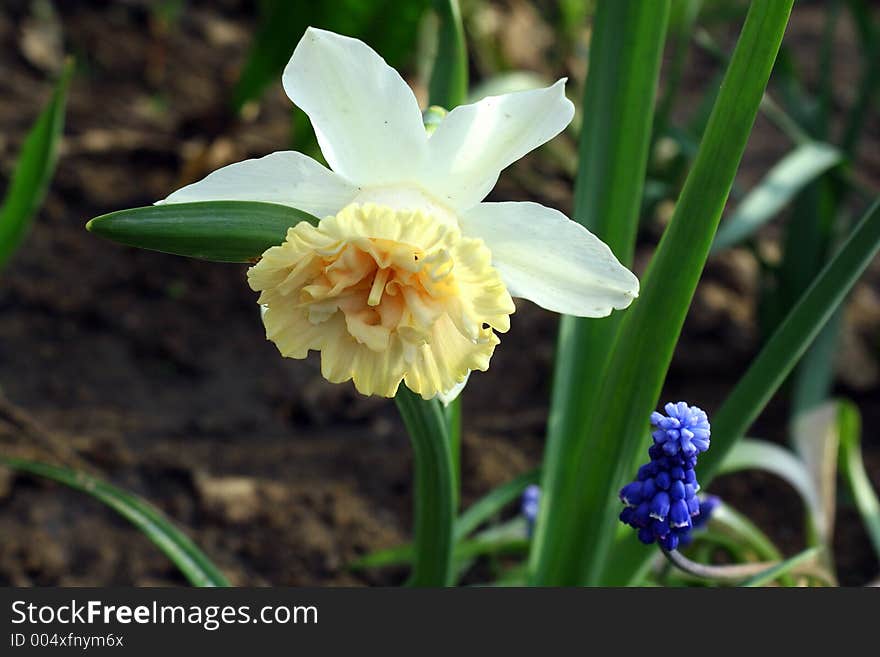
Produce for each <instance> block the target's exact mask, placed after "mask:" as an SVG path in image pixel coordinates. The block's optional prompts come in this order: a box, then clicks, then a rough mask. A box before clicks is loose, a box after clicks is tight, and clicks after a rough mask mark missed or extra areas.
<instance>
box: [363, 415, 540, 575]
mask: <svg viewBox="0 0 880 657" xmlns="http://www.w3.org/2000/svg"><path fill="white" fill-rule="evenodd" d="M447 410H448V409H447ZM540 476H541V472H540V470H538V469H535V470H531V471H529V472H526V473H524V474H521V475H520V476H518V477H516V478H515V479H511V480H510V481H508V482H507V483H504V484H501V485H500V486H498V487H497V488H494V489H492V490H491V491H489V492H488V493H487V494H486V495H485V496H483V497H481V498H480V499H479V500H477V501H476V502H474V503H473V504H472V505H471V506H470V507H468V509H467V510H466V511H465V512H464V513H462V514H461V516H460V517H459V518H458V520H456V522H455V531H454V537H455V541H456V542H457V543H456V545H457V546H458V545H460V544H461V543H462V542H464V541H465V539H466V538H467V537H468V536H469V535H470V534H471V533H472V532H473V531H475V530H476V529H477V528H478V527H479V526H480V525H482V524H483V523H484V522H486V521H487V520H489V519H490V518H492V517H493V516H495V515H496V514H498V513H499V512H501V510H502V509H503V508H504V507H505V506H507V505H508V504H510V503H511V502H513V501H515V500H517V499H518V498H519V496H520V495H522V493H523V491H524V490H525V488H526V486H529V485H530V484H535V483H537V482H538V480H539V479H540ZM523 533H524V529H523V531H521V532H520V535H522V534H523ZM455 549H456V550H458V549H459V548H458V547H456V548H455ZM412 557H413V547H412V545H411V544H409V543H407V544H405V545H399V546H395V547H393V548H387V549H385V550H377V551H375V552H371V553H370V554H368V555H365V556H363V557H361V558H360V559H357V560H356V561H353V562H352V563H351V564H349V568H353V569H363V568H377V567H380V566H391V565H397V564H403V563H409V562H410V561H412Z"/></svg>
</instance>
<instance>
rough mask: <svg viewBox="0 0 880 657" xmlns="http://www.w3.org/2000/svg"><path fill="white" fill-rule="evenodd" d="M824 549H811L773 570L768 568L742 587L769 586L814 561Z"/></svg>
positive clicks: (774, 567)
mask: <svg viewBox="0 0 880 657" xmlns="http://www.w3.org/2000/svg"><path fill="white" fill-rule="evenodd" d="M821 550H822V548H817V547H814V548H809V549H807V550H804V551H803V552H800V553H799V554H796V555H795V556H793V557H790V558H788V559H786V560H785V561H783V562H782V563H780V564H778V565H776V566H773V567H772V568H768V569H767V570H765V571H764V572H763V573H759V574H757V575H755V576H754V577H751V578H749V579H747V580H746V581H745V582H743V583H742V584H741V585H740V586H745V587H753V586H767V585H768V584H771V583H773V582H774V581H775V580H777V579H779V578H780V577H782V576H783V575H788V574H790V573H792V572H793V571H795V569H797V568H800V567H802V566H804V565H805V564H807V563H809V562H810V561H814V560H815V559H816V558H817V557H818V556H819V552H820V551H821Z"/></svg>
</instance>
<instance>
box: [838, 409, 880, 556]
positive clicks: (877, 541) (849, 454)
mask: <svg viewBox="0 0 880 657" xmlns="http://www.w3.org/2000/svg"><path fill="white" fill-rule="evenodd" d="M837 426H838V431H839V433H840V456H839V460H840V472H841V474H842V475H843V480H844V481H845V482H846V485H847V487H848V488H849V490H850V493H851V494H852V496H853V499H854V500H855V503H856V508H857V509H858V510H859V514H860V515H861V516H862V522H863V523H864V524H865V529H866V530H867V532H868V537H869V538H870V539H871V545H873V546H874V552H875V553H876V554H877V556H878V558H880V501H878V500H877V493H876V491H874V488H873V486H872V485H871V480H870V478H869V477H868V473H867V471H866V470H865V463H864V461H862V446H861V439H862V431H861V429H862V420H861V416H860V414H859V409H858V407H857V406H856V405H855V404H853V403H852V402H849V401H842V402H839V405H838V416H837Z"/></svg>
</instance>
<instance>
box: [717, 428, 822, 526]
mask: <svg viewBox="0 0 880 657" xmlns="http://www.w3.org/2000/svg"><path fill="white" fill-rule="evenodd" d="M741 470H763V471H764V472H769V473H771V474H774V475H776V476H777V477H779V478H780V479H782V480H783V481H785V482H786V483H788V484H789V485H790V486H791V487H792V488H794V489H795V491H797V493H798V494H799V495H800V496H801V499H802V500H803V502H804V506H805V507H806V509H807V513H808V514H809V515H810V517H811V521H812V523H813V525H814V526H815V527H817V528H819V527H824V526H825V525H826V521H825V517H826V514H825V509H824V507H823V504H822V500H821V499H820V498H819V495H818V490H817V489H816V486H815V482H814V481H813V478H812V476H811V474H810V472H809V471H808V470H807V466H806V465H805V464H804V462H803V461H801V460H800V459H799V458H798V457H797V456H795V455H794V454H793V453H792V452H791V451H789V450H787V449H786V448H784V447H781V446H779V445H776V444H774V443H769V442H767V441H764V440H755V439H753V438H747V439H745V440H741V441H739V442H738V443H737V444H736V445H735V446H734V448H733V449H732V450H730V452H729V453H728V455H727V457H726V458H725V459H724V461H723V462H722V463H721V465H720V466H719V468H718V474H730V473H732V472H739V471H741Z"/></svg>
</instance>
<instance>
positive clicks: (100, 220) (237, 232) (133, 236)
mask: <svg viewBox="0 0 880 657" xmlns="http://www.w3.org/2000/svg"><path fill="white" fill-rule="evenodd" d="M301 221H308V222H309V223H311V224H314V225H317V223H318V219H317V217H313V216H312V215H310V214H307V213H305V212H302V211H301V210H297V209H296V208H291V207H288V206H286V205H278V204H276V203H257V202H252V201H202V202H197V203H163V204H160V205H150V206H147V207H144V208H132V209H130V210H119V211H118V212H111V213H110V214H105V215H102V216H100V217H95V218H94V219H92V220H91V221H89V223H87V224H86V229H88V230H89V231H91V232H93V233H95V235H100V236H101V237H105V238H107V239H108V240H113V241H114V242H119V243H120V244H126V245H128V246H136V247H138V248H141V249H149V250H151V251H161V252H162V253H173V254H175V255H182V256H187V257H190V258H200V259H202V260H214V261H217V262H254V261H255V260H257V259H258V258H259V257H260V256H261V255H262V254H263V252H264V251H265V250H266V249H268V248H269V247H271V246H276V245H278V244H281V243H282V242H283V241H284V238H285V236H286V235H287V229H288V228H290V227H291V226H294V225H296V224H298V223H299V222H301Z"/></svg>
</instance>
